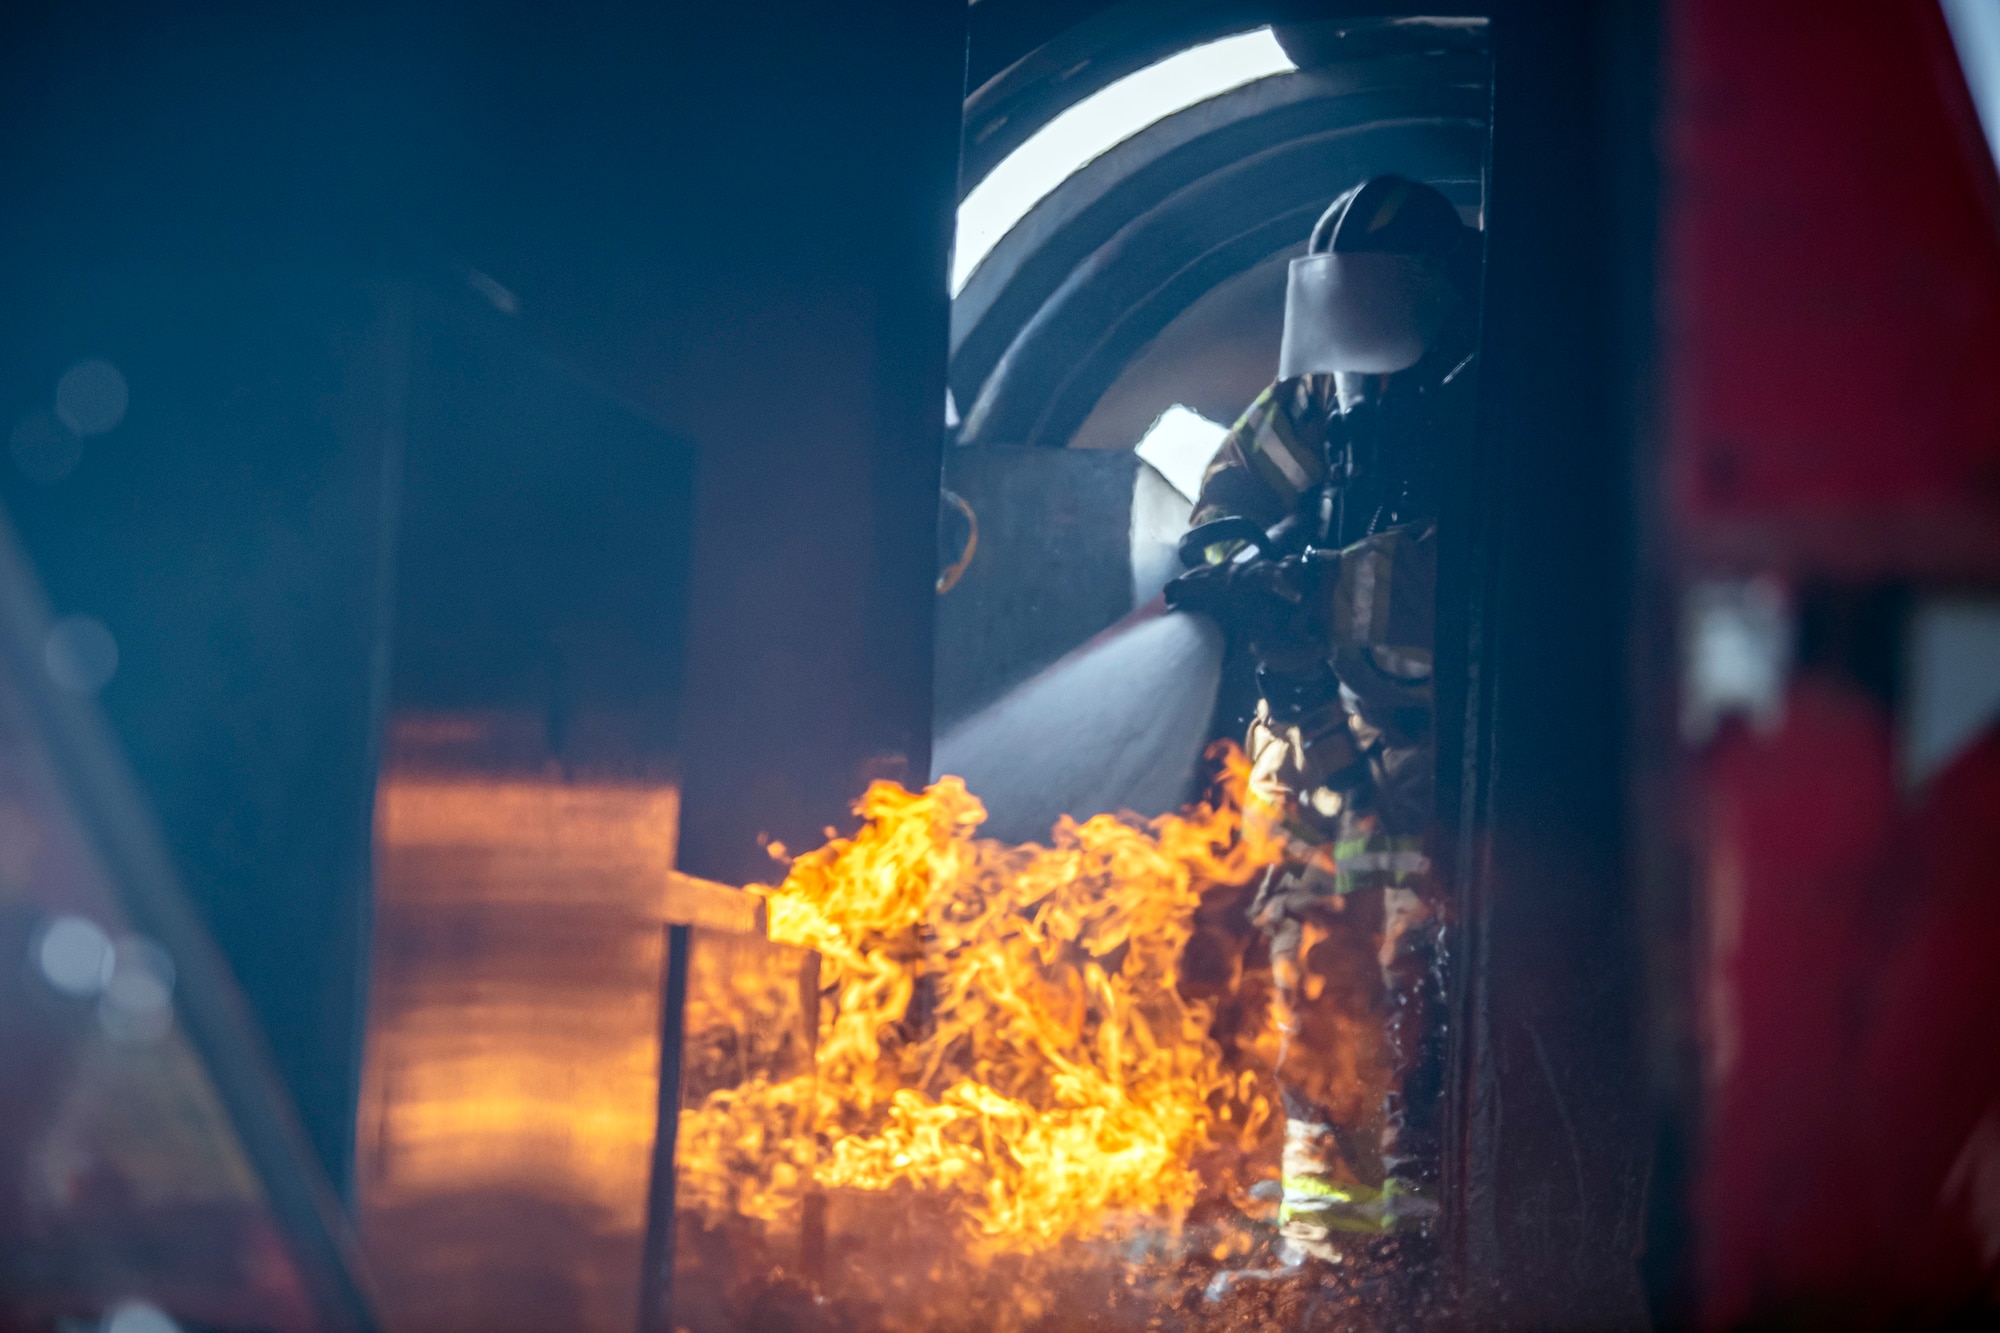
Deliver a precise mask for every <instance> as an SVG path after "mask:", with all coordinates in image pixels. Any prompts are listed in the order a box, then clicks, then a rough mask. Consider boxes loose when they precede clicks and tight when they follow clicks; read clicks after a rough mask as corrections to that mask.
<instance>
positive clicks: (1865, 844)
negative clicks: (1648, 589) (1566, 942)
mask: <svg viewBox="0 0 2000 1333" xmlns="http://www.w3.org/2000/svg"><path fill="white" fill-rule="evenodd" d="M1668 25H1669V31H1668V41H1667V45H1666V53H1667V56H1666V59H1667V65H1666V73H1665V87H1666V90H1667V97H1666V104H1665V114H1664V123H1663V134H1664V146H1665V151H1666V170H1665V173H1664V191H1663V194H1664V200H1665V206H1666V213H1665V219H1664V224H1663V228H1662V241H1663V285H1662V300H1663V307H1664V311H1665V326H1664V331H1663V356H1664V366H1665V371H1666V378H1665V388H1666V392H1665V395H1664V400H1665V402H1666V403H1667V405H1668V419H1667V425H1666V432H1665V438H1666V441H1667V449H1666V458H1665V467H1666V475H1665V478H1664V480H1665V483H1666V484H1665V488H1664V492H1665V497H1666V502H1667V505H1668V509H1669V513H1668V517H1669V520H1670V522H1669V524H1668V527H1669V530H1670V531H1671V533H1672V534H1673V541H1672V558H1673V559H1674V560H1675V561H1676V562H1677V564H1676V566H1675V567H1674V568H1673V569H1672V570H1671V576H1672V578H1673V580H1674V581H1675V582H1676V583H1678V584H1680V585H1681V586H1686V585H1687V584H1688V583H1689V582H1691V581H1693V580H1695V579H1699V578H1702V577H1707V576H1712V575H1715V574H1718V573H1727V572H1742V573H1751V572H1775V573H1778V574H1781V575H1784V576H1787V577H1788V578H1789V580H1790V581H1791V582H1792V583H1793V585H1794V586H1795V587H1797V588H1799V589H1801V590H1809V589H1811V588H1816V587H1817V588H1825V587H1826V586H1828V585H1829V584H1836V585H1837V584H1845V585H1847V586H1848V587H1849V588H1850V589H1863V588H1868V587H1880V586H1881V585H1884V584H1899V583H1900V584H1904V585H1908V586H1913V588H1914V591H1915V592H1916V593H1917V594H1918V595H1919V596H1922V595H1924V593H1925V592H1926V591H1927V590H1928V589H1933V588H1937V587H1941V586H1948V587H1951V588H1954V589H1960V590H1963V589H1965V588H1967V587H1972V588H1982V587H1983V588H1985V589H1987V590H1989V591H1994V592H1996V595H2000V184H1996V181H1995V178H1994V172H1993V164H1992V160H1991V158H1990V156H1989V155H1988V153H1987V150H1986V147H1985V144H1984V142H1983V140H1981V139H1980V137H1979V134H1978V129H1977V124H1976V121H1975V119H1974V117H1973V113H1972V109H1971V105H1970V100H1969V98H1968V96H1967V95H1966V91H1965V88H1964V85H1963V81H1962V78H1961V76H1960V74H1959V72H1958V68H1957V64H1956V60H1955V58H1954V56H1953V53H1952V51H1951V47H1950V42H1949V38H1948V36H1947V34H1946V31H1945V28H1944V24H1943V20H1942V16H1941V14H1940V11H1939V8H1938V6H1937V4H1936V0H1842V3H1839V4H1827V3H1825V2H1824V0H1676V3H1673V4H1670V5H1669V6H1668ZM1843 651H1848V652H1849V653H1850V655H1852V654H1853V653H1859V654H1860V656H1861V657H1866V656H1874V657H1876V658H1878V659H1880V660H1892V659H1894V658H1896V657H1897V656H1899V655H1900V652H1901V645H1898V644H1874V645H1867V644H1851V645H1848V648H1847V649H1846V650H1843ZM1855 660H1859V658H1856V659H1855ZM1894 755H1895V738H1894V734H1893V728H1892V724H1891V718H1890V715H1889V712H1888V710H1887V707H1886V706H1885V704H1884V703H1883V702H1882V701H1880V700H1879V699H1877V698H1876V697H1874V696H1872V695H1870V694H1868V693H1866V692H1864V691H1862V690H1861V689H1860V688H1859V687H1858V686H1855V685H1853V684H1852V683H1848V682H1844V680H1843V679H1842V678H1840V677H1839V676H1838V675H1837V674H1823V675H1821V674H1815V675H1812V676H1808V677H1806V678H1802V679H1800V680H1796V681H1794V682H1793V685H1792V689H1791V692H1790V698H1789V707H1788V710H1787V717H1786V720H1785V723H1784V725H1783V726H1782V728H1781V729H1780V730H1779V731H1778V732H1777V733H1776V734H1775V735H1771V736H1757V735H1754V734H1752V733H1750V732H1749V731H1747V730H1741V729H1726V730H1725V733H1724V734H1723V736H1722V737H1721V738H1720V739H1718V740H1717V741H1715V742H1714V743H1712V744H1711V745H1709V746H1707V747H1706V748H1705V749H1704V750H1703V751H1702V752H1701V753H1700V754H1698V755H1695V756H1691V764H1690V768H1689V770H1688V772H1687V775H1686V776H1687V777H1688V779H1689V781H1690V784H1691V792H1692V795H1693V799H1692V800H1691V802H1690V804H1691V807H1692V808H1694V809H1696V810H1698V811H1699V812H1700V815H1699V818H1698V819H1697V820H1696V821H1695V826H1694V827H1693V828H1692V829H1691V830H1690V831H1689V832H1690V836H1691V838H1692V841H1693V843H1694V863H1695V864H1696V865H1697V866H1698V867H1699V868H1700V869H1699V873H1698V878H1697V886H1696V890H1695V892H1696V898H1697V902H1698V905H1699V911H1698V915H1699V916H1701V917H1702V918H1703V919H1702V922H1701V929H1702V931H1703V933H1704V936H1705V940H1706V948H1705V951H1704V957H1703V964H1702V971H1701V976H1700V978H1699V986H1700V994H1701V997H1702V1018H1703V1022H1704V1030H1703V1032H1702V1047H1703V1051H1704V1056H1705V1059H1706V1064H1707V1068H1706V1070H1705V1074H1706V1079H1705V1084H1704V1086H1705V1089H1706V1106H1705V1116H1704V1123H1703V1125H1702V1126H1701V1131H1702V1132H1701V1135H1700V1137H1701V1152H1702V1158H1701V1163H1700V1167H1699V1171H1698V1184H1697V1186H1696V1189H1695V1193H1694V1196H1693V1198H1692V1212H1693V1217H1692V1221H1693V1234H1694V1237H1695V1244H1694V1250H1695V1265H1696V1269H1697V1272H1698V1279H1699V1284H1700V1285H1699V1295H1698V1302H1699V1308H1700V1310H1701V1314H1702V1319H1703V1322H1704V1323H1706V1324H1708V1325H1710V1326H1714V1327H1726V1326H1734V1325H1737V1324H1740V1323H1744V1322H1768V1321H1772V1320H1789V1321H1791V1322H1793V1323H1796V1324H1797V1325H1799V1326H1819V1325H1822V1324H1825V1323H1828V1322H1839V1323H1842V1324H1861V1325H1870V1324H1876V1325H1879V1324H1888V1323H1892V1322H1896V1321H1898V1320H1906V1319H1920V1320H1926V1319H1935V1318H1937V1317H1940V1316H1941V1315H1943V1314H1945V1313H1947V1312H1950V1311H1953V1310H1958V1311H1963V1310H1964V1309H1966V1308H1969V1307H1971V1306H1977V1305H1979V1303H1981V1302H1984V1303H1985V1305H1984V1307H1983V1308H1986V1309H1988V1310H1993V1309H2000V1286H1996V1285H1995V1276H1996V1271H2000V1270H1996V1268H1995V1257H1996V1256H2000V736H1996V735H1994V734H1992V733H1989V734H1988V735H1987V736H1986V737H1985V739H1984V740H1983V741H1981V742H1980V743H1979V744H1978V745H1976V746H1975V747H1973V748H1972V749H1971V750H1970V751H1969V752H1967V753H1966V754H1964V755H1962V756H1961V757H1960V758H1959V760H1958V761H1957V762H1956V763H1955V764H1953V765H1952V766H1951V767H1950V768H1949V769H1947V770H1946V771H1945V772H1944V773H1943V774H1941V775H1939V776H1938V777H1936V778H1934V779H1933V780H1932V781H1931V782H1930V784H1929V785H1928V787H1927V788H1926V790H1925V791H1924V792H1923V793H1921V794H1920V796H1919V797H1918V798H1916V799H1913V798H1911V797H1910V796H1908V795H1907V794H1905V793H1904V792H1903V791H1902V790H1901V789H1900V788H1899V787H1898V785H1897V782H1896V768H1895V761H1894ZM1982 1145H1984V1146H1983V1147H1982ZM1982 1153H1984V1154H1985V1156H1984V1157H1983V1158H1982V1156H1981V1154H1982ZM1982 1179H1983V1180H1984V1184H1983V1186H1982V1185H1981V1183H1980V1182H1981V1180H1982ZM1982 1188H1983V1190H1984V1192H1985V1197H1984V1199H1983V1201H1982V1200H1981V1199H1980V1198H1979V1197H1978V1196H1979V1195H1980V1192H1981V1190H1982Z"/></svg>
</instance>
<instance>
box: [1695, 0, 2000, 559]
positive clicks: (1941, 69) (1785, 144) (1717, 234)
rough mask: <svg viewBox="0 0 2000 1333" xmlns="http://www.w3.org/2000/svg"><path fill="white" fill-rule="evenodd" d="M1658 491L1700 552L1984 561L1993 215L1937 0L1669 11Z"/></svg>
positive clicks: (1705, 1)
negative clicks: (1665, 384) (1664, 461)
mask: <svg viewBox="0 0 2000 1333" xmlns="http://www.w3.org/2000/svg"><path fill="white" fill-rule="evenodd" d="M1670 25H1671V32H1670V49H1671V52H1672V54H1671V59H1670V71H1669V76H1668V89H1669V97H1668V108H1669V110H1668V115H1667V118H1666V150H1667V155H1668V172H1667V204H1668V218H1667V226H1666V230H1665V235H1666V238H1667V259H1668V270H1667V271H1668V283H1667V295H1668V299H1667V338H1666V341H1667V352H1668V359H1669V365H1670V366H1671V371H1672V379H1671V386H1672V392H1671V395H1670V399H1669V401H1670V403H1671V405H1672V408H1671V411H1672V415H1673V419H1672V422H1671V427H1670V429H1671V438H1672V450H1671V458H1670V463H1669V467H1670V474H1669V478H1668V481H1669V489H1670V491H1671V493H1672V495H1673V497H1674V502H1675V504H1676V507H1677V509H1678V511H1679V517H1680V518H1681V520H1682V523H1683V526H1684V536H1685V537H1686V538H1687V539H1688V540H1689V541H1690V542H1691V543H1692V545H1693V547H1694V549H1695V550H1697V551H1699V552H1701V553H1703V554H1705V555H1709V556H1711V557H1713V558H1715V559H1719V560H1721V561H1724V562H1726V563H1730V564H1742V563H1746V562H1753V563H1761V564H1764V565H1767V566H1770V565H1777V566H1781V567H1795V566H1819V567H1822V568H1825V567H1834V568H1841V569H1845V570H1847V571H1849V572H1854V573H1866V572H1889V571H1892V570H1904V571H1925V570H1928V571H1933V572H1944V571H1958V570H1963V569H1965V568H1967V567H1979V568H1986V569H1993V568H2000V245H1996V243H1995V237H1996V233H2000V213H1996V210H1995V208H1994V207H1992V205H1993V202H1994V200H1995V197H1996V192H1995V186H1994V183H1993V180H1992V163H1991V160H1990V158H1989V157H1988V156H1987V154H1986V151H1985V148H1984V144H1983V141H1982V140H1980V139H1979V136H1978V128H1977V123H1976V120H1975V119H1974V117H1973V113H1972V109H1971V105H1970V100H1969V97H1968V96H1967V94H1966V92H1965V89H1964V86H1963V81H1962V79H1961V78H1960V76H1959V75H1958V71H1957V66H1956V63H1955V61H1954V58H1953V56H1952V54H1951V48H1950V43H1949V37H1948V35H1947V34H1946V32H1945V29H1944V25H1943V20H1942V18H1941V16H1940V13H1939V10H1938V6H1937V4H1936V2H1935V0H1843V3H1840V4H1837V5H1829V4H1826V3H1824V0H1682V3H1679V4H1676V5H1673V6H1671V9H1670Z"/></svg>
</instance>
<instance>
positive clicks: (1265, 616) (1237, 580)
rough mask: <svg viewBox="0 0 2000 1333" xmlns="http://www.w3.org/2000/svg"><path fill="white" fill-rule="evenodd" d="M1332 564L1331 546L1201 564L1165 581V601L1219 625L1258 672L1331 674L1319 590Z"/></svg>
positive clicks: (1307, 676) (1306, 676)
mask: <svg viewBox="0 0 2000 1333" xmlns="http://www.w3.org/2000/svg"><path fill="white" fill-rule="evenodd" d="M1334 567H1335V566H1334V563H1333V557H1332V555H1331V553H1330V552H1329V553H1321V552H1312V551H1309V552H1307V553H1306V554H1304V555H1288V556H1285V557H1283V558H1282V559H1278V560H1267V559H1263V558H1258V559H1254V560H1243V561H1229V562H1226V563H1223V564H1219V565H1201V566H1198V567H1196V568H1194V569H1191V570H1189V571H1188V572H1187V573H1185V574H1183V575H1181V576H1180V577H1179V578H1177V579H1175V580H1174V581H1173V582H1171V583H1169V584H1167V587H1166V598H1167V605H1168V606H1169V607H1171V608H1173V609H1174V610H1176V611H1192V612H1195V613H1196V614H1198V615H1205V616H1208V617H1209V618H1210V619H1212V620H1214V621H1215V622H1216V623H1217V624H1219V625H1221V626H1222V629H1223V632H1224V633H1226V634H1228V635H1229V636H1230V637H1231V638H1233V639H1235V640H1237V641H1239V642H1241V643H1243V644H1245V645H1247V646H1248V648H1249V649H1250V652H1251V653H1252V655H1253V656H1255V657H1256V659H1257V665H1258V674H1259V675H1260V676H1270V677H1273V678H1285V679H1288V680H1311V679H1316V678H1318V677H1319V676H1320V675H1321V674H1323V673H1329V674H1330V669H1329V668H1328V666H1327V658H1326V643H1327V638H1326V630H1325V627H1324V625H1323V623H1322V620H1321V617H1320V602H1321V600H1322V599H1321V597H1320V595H1319V593H1320V586H1321V582H1322V580H1323V578H1324V577H1325V575H1326V573H1327V571H1329V570H1331V569H1333V568H1334Z"/></svg>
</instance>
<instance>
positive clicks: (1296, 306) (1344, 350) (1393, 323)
mask: <svg viewBox="0 0 2000 1333" xmlns="http://www.w3.org/2000/svg"><path fill="white" fill-rule="evenodd" d="M1456 300H1457V296H1456V294H1455V293H1454V292H1453V290H1452V286H1451V283H1450V281H1449V279H1447V278H1446V276H1445V267H1444V264H1443V263H1441V262H1440V261H1438V260H1436V259H1430V258H1424V257H1420V256H1416V255H1399V254H1387V253H1382V252H1379V251H1332V252H1329V253H1323V254H1314V255H1307V256H1305V257H1304V258H1303V259H1294V260H1293V261H1292V265H1291V274H1290V280H1289V282H1288V284H1287V286H1286V289H1285V333H1284V340H1283V342H1282V343H1281V344H1280V345H1279V350H1278V378H1279V379H1281V380H1282V379H1291V378H1292V377H1294V376H1296V375H1338V374H1360V375H1393V374H1395V373H1396V372H1397V371H1400V370H1408V369H1409V368H1410V367H1411V366H1414V365H1415V364H1417V362H1418V361H1420V360H1422V359H1423V355H1424V353H1425V352H1426V351H1428V350H1429V349H1430V347H1431V345H1432V343H1434V342H1435V341H1436V340H1437V337H1438V335H1439V334H1440V333H1441V332H1443V330H1444V327H1445V323H1446V321H1448V320H1449V319H1450V318H1451V313H1452V307H1453V305H1454V303H1455V302H1456Z"/></svg>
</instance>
